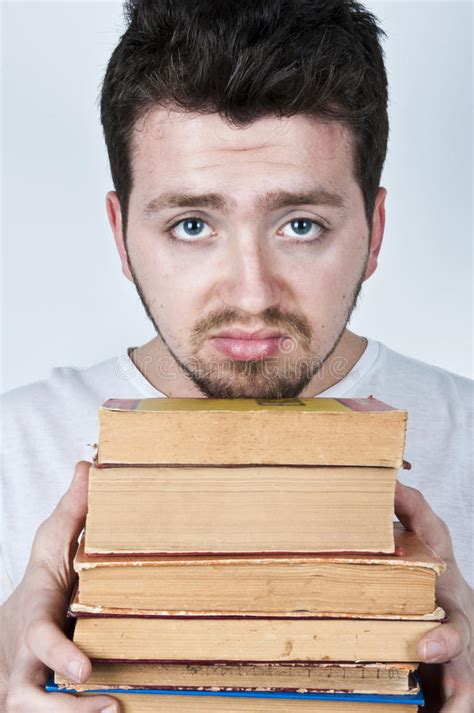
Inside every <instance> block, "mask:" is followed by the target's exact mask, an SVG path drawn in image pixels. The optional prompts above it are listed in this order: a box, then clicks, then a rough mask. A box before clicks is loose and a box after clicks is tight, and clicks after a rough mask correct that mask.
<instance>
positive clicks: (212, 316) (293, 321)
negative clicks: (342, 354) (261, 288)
mask: <svg viewBox="0 0 474 713" xmlns="http://www.w3.org/2000/svg"><path fill="white" fill-rule="evenodd" d="M256 321H257V322H258V324H257V325H256V328H259V329H260V328H262V327H272V328H273V329H278V330H280V331H282V332H284V333H288V334H290V335H294V336H297V337H300V338H301V339H302V340H303V342H305V343H306V344H307V345H309V344H310V343H311V339H312V336H313V331H312V329H311V326H310V324H309V322H308V320H307V319H306V317H304V315H301V314H295V313H290V312H284V311H282V310H281V309H280V308H279V307H269V308H268V309H266V310H265V311H264V312H262V314H261V316H260V318H258V319H257V320H256V318H255V317H253V316H251V315H248V314H245V313H242V312H239V311H238V310H236V309H232V308H230V307H228V308H226V309H223V310H219V311H218V312H217V311H216V312H211V313H209V314H208V315H206V316H205V317H202V318H201V319H200V320H199V321H198V322H197V323H196V325H195V326H194V328H193V330H192V332H191V337H190V341H191V345H192V347H193V349H197V348H199V346H200V345H201V343H202V341H203V340H204V339H205V338H206V336H207V335H208V334H209V332H213V331H215V330H216V329H221V328H223V327H233V326H236V325H237V324H238V325H239V326H247V325H252V324H254V325H255V322H256Z"/></svg>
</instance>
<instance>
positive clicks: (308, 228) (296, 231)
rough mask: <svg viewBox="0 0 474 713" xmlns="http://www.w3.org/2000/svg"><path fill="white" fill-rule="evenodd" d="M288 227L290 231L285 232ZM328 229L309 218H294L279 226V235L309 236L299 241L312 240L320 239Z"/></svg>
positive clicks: (292, 236)
mask: <svg viewBox="0 0 474 713" xmlns="http://www.w3.org/2000/svg"><path fill="white" fill-rule="evenodd" d="M285 229H289V230H290V232H286V230H285ZM327 230H328V229H327V228H326V227H325V226H324V225H321V224H320V223H317V222H316V221H315V220H311V219H310V218H295V219H294V220H290V221H289V222H288V223H285V225H284V226H283V227H282V228H280V230H279V231H278V234H279V235H284V236H285V237H287V238H309V239H307V240H302V241H301V242H307V243H309V242H312V240H314V241H319V240H322V238H323V237H324V234H325V233H326V231H327Z"/></svg>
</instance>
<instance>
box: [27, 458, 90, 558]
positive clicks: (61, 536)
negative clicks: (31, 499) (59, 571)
mask: <svg viewBox="0 0 474 713" xmlns="http://www.w3.org/2000/svg"><path fill="white" fill-rule="evenodd" d="M90 465H91V464H90V463H89V462H87V461H79V462H78V463H77V464H76V467H75V471H74V476H73V479H72V481H71V483H70V485H69V488H68V489H67V491H66V492H65V493H64V495H63V496H62V498H61V499H60V501H59V502H58V504H57V505H56V507H55V509H54V510H53V512H52V513H51V515H50V516H49V517H48V518H47V519H46V520H45V521H44V522H43V523H42V524H41V525H40V527H39V529H38V532H37V535H36V537H35V541H34V544H33V550H32V557H31V559H38V558H39V559H40V560H41V559H42V557H43V556H44V555H43V553H44V551H49V550H53V549H54V550H57V549H58V548H60V549H61V550H64V546H65V543H67V545H68V544H69V543H70V542H73V543H75V542H76V541H77V538H78V536H79V533H80V532H81V530H82V528H83V526H84V521H85V518H86V515H87V485H88V480H89V468H90ZM67 545H66V547H67Z"/></svg>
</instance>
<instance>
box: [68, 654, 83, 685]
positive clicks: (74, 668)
mask: <svg viewBox="0 0 474 713" xmlns="http://www.w3.org/2000/svg"><path fill="white" fill-rule="evenodd" d="M67 670H68V672H69V675H70V676H71V678H73V679H74V680H75V681H76V683H80V682H81V680H82V673H83V671H84V661H80V660H79V659H74V661H71V663H70V664H69V666H68V669H67Z"/></svg>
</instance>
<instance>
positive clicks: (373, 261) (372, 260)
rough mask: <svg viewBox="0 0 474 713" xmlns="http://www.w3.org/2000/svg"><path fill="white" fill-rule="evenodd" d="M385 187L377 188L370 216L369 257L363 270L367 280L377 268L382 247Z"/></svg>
mask: <svg viewBox="0 0 474 713" xmlns="http://www.w3.org/2000/svg"><path fill="white" fill-rule="evenodd" d="M386 195H387V191H386V189H385V188H379V189H378V190H377V195H376V197H375V205H374V213H373V216H372V233H371V236H370V247H369V257H368V260H367V268H366V270H365V276H364V280H368V279H369V277H370V276H371V275H373V274H374V272H375V270H376V269H377V261H378V256H379V252H380V248H381V247H382V240H383V231H384V228H385V196H386Z"/></svg>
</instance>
